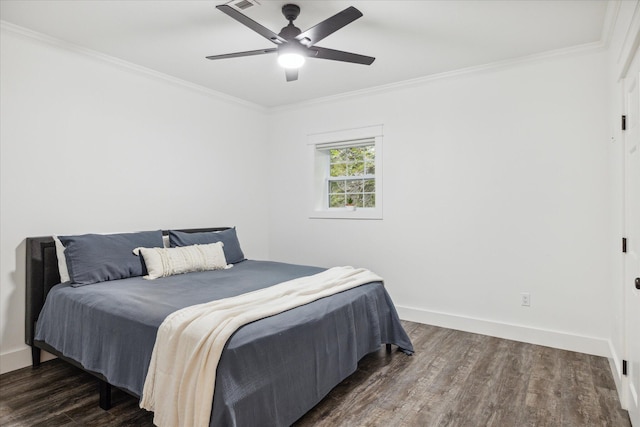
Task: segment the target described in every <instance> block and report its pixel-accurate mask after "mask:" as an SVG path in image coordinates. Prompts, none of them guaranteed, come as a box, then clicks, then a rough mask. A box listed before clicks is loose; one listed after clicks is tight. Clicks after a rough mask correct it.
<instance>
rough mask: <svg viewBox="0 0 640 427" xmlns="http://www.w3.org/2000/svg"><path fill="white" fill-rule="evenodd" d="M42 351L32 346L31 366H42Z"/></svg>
mask: <svg viewBox="0 0 640 427" xmlns="http://www.w3.org/2000/svg"><path fill="white" fill-rule="evenodd" d="M40 355H41V350H40V349H39V348H38V347H36V346H35V345H33V346H31V366H32V367H34V368H37V367H38V366H40Z"/></svg>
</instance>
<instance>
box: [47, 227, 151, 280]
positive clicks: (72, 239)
mask: <svg viewBox="0 0 640 427" xmlns="http://www.w3.org/2000/svg"><path fill="white" fill-rule="evenodd" d="M59 239H60V242H62V244H63V245H64V248H65V250H64V254H65V257H66V259H67V268H68V269H69V276H70V278H71V282H72V283H73V286H82V285H90V284H92V283H98V282H105V281H108V280H117V279H126V278H127V277H134V276H142V275H143V274H144V271H143V268H142V263H141V262H140V258H138V257H137V256H135V255H134V254H133V252H132V251H133V249H134V248H137V247H140V246H143V247H147V248H151V247H158V248H161V247H162V232H161V231H160V230H158V231H143V232H140V233H122V234H83V235H81V236H59Z"/></svg>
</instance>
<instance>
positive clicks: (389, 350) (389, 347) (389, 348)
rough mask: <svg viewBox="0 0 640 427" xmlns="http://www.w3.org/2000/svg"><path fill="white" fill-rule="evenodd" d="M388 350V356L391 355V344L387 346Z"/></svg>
mask: <svg viewBox="0 0 640 427" xmlns="http://www.w3.org/2000/svg"><path fill="white" fill-rule="evenodd" d="M386 348H387V354H389V353H391V344H387V345H386Z"/></svg>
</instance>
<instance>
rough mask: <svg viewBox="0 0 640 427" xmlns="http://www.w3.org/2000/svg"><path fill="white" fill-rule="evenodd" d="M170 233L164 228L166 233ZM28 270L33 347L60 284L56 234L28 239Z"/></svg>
mask: <svg viewBox="0 0 640 427" xmlns="http://www.w3.org/2000/svg"><path fill="white" fill-rule="evenodd" d="M228 228H229V227H215V228H190V229H186V230H178V231H182V232H185V233H199V232H203V231H222V230H227V229H228ZM168 233H169V232H168V231H166V230H163V232H162V234H164V235H167V234H168ZM26 261H27V272H26V292H27V295H26V309H25V328H24V339H25V342H26V343H27V344H28V345H30V346H33V337H34V336H35V330H36V321H37V320H38V316H40V311H41V310H42V306H43V305H44V300H45V299H46V297H47V294H48V293H49V291H50V290H51V288H52V287H53V286H55V285H57V284H58V283H60V273H59V272H58V258H57V256H56V246H55V243H54V241H53V237H51V236H46V237H28V238H27V260H26Z"/></svg>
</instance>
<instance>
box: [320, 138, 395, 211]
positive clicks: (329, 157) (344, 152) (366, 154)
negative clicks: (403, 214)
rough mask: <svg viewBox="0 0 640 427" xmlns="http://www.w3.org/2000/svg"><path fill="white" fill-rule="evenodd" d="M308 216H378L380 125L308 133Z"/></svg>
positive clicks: (380, 197) (380, 166)
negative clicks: (310, 183)
mask: <svg viewBox="0 0 640 427" xmlns="http://www.w3.org/2000/svg"><path fill="white" fill-rule="evenodd" d="M309 147H310V152H311V156H312V162H313V163H312V164H313V168H312V169H313V194H312V208H311V214H310V217H311V218H351V219H382V126H371V127H367V128H359V129H349V130H344V131H337V132H327V133H322V134H314V135H310V136H309Z"/></svg>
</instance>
